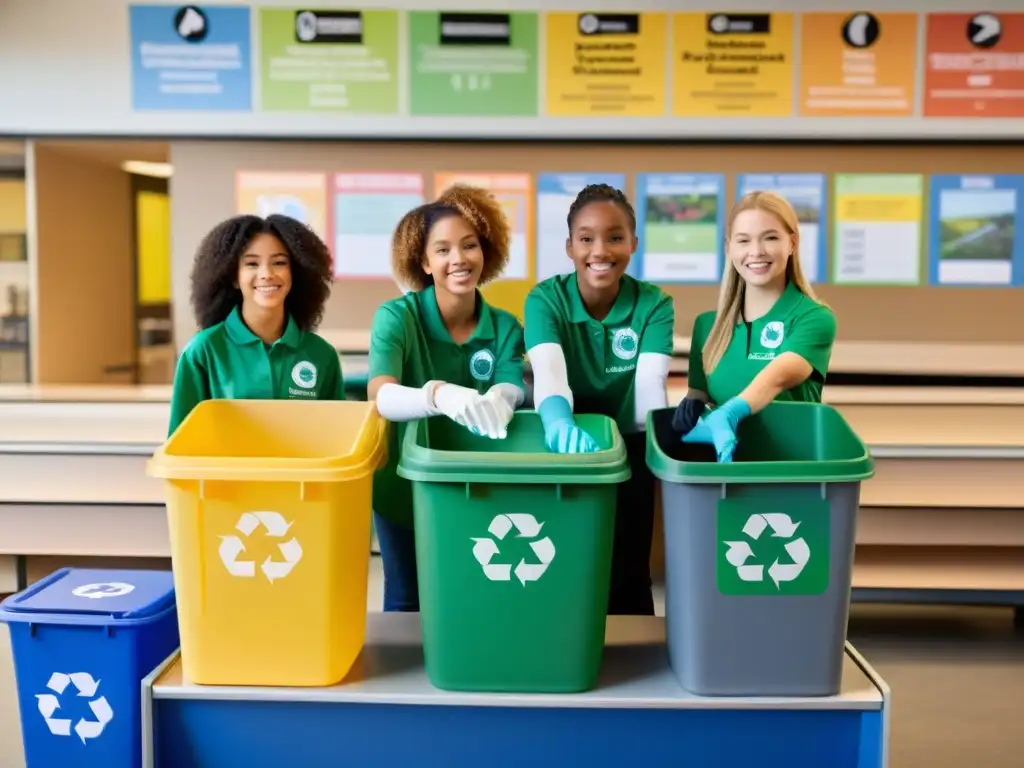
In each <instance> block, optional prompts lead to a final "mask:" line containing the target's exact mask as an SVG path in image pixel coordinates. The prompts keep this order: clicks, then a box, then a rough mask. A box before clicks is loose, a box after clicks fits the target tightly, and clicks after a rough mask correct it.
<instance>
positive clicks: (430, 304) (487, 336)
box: [415, 285, 494, 344]
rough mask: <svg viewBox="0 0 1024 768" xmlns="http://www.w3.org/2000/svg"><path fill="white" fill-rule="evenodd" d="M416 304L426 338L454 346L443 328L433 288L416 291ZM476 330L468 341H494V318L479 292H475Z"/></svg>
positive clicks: (430, 286) (449, 335) (450, 336)
mask: <svg viewBox="0 0 1024 768" xmlns="http://www.w3.org/2000/svg"><path fill="white" fill-rule="evenodd" d="M415 296H416V302H417V304H419V307H420V317H422V318H423V329H424V330H425V331H426V333H427V336H428V337H430V338H431V339H433V340H434V341H447V342H448V343H449V344H454V343H455V342H454V341H453V340H452V335H451V334H450V333H448V328H446V327H445V324H444V319H443V318H442V317H441V309H440V308H439V307H438V306H437V295H436V293H435V292H434V286H432V285H429V286H427V287H426V288H424V289H423V290H422V291H417V292H416V294H415ZM476 308H477V318H476V329H475V330H474V331H473V335H472V336H470V337H469V339H468V341H493V340H494V318H493V317H492V314H491V308H490V307H489V306H487V302H486V301H484V297H483V296H482V295H481V293H480V291H479V290H478V291H477V292H476Z"/></svg>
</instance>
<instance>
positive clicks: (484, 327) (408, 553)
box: [368, 186, 525, 611]
mask: <svg viewBox="0 0 1024 768" xmlns="http://www.w3.org/2000/svg"><path fill="white" fill-rule="evenodd" d="M509 241H510V233H509V225H508V222H507V221H506V219H505V216H504V213H503V212H502V210H501V205H500V204H499V203H498V201H497V200H495V199H494V197H492V196H491V194H490V193H489V192H487V191H485V190H482V189H477V188H475V187H466V186H455V187H452V188H450V189H449V190H447V191H446V192H444V193H443V194H442V195H441V197H439V198H438V199H437V200H436V201H435V202H433V203H429V204H427V205H423V206H420V207H419V208H416V209H415V210H413V211H410V212H409V213H408V214H406V216H405V217H404V218H403V219H402V221H401V222H399V224H398V228H397V229H396V230H395V235H394V242H393V250H392V262H393V269H394V272H395V278H396V280H397V281H398V283H399V284H400V285H404V286H407V287H410V288H412V289H414V290H412V291H411V292H409V293H407V294H406V295H404V296H402V297H400V298H397V299H392V300H391V301H388V302H387V303H385V304H383V305H381V307H380V308H379V309H378V310H377V312H376V314H375V316H374V318H373V327H372V330H371V332H370V364H369V368H370V371H369V377H370V380H369V386H368V394H369V397H370V399H371V400H376V402H377V410H378V411H379V412H380V414H381V415H382V416H383V417H384V418H386V419H388V420H389V421H391V422H396V423H397V428H396V429H392V430H391V444H390V446H389V450H388V464H387V466H385V467H384V468H382V469H380V470H378V472H377V474H376V475H375V476H374V483H373V508H374V526H375V529H376V531H377V541H378V543H379V544H380V551H381V559H382V560H383V565H384V610H385V611H418V610H419V592H418V589H419V587H418V581H417V574H416V548H415V538H414V534H413V522H412V488H411V485H410V483H409V481H407V480H405V479H403V478H400V477H398V475H397V472H396V468H397V466H398V460H399V455H400V454H399V449H400V446H401V444H402V438H403V437H404V434H405V423H406V422H409V421H413V420H415V419H421V418H424V417H427V416H435V415H444V416H447V417H448V418H450V419H452V420H453V421H455V422H457V423H459V424H461V425H462V426H464V427H466V428H467V429H470V430H472V431H474V432H476V433H477V434H480V435H485V436H487V437H489V438H492V439H501V438H504V437H505V436H506V430H507V427H508V423H509V421H510V420H511V419H512V414H513V411H514V410H515V408H517V407H518V406H519V405H521V404H522V402H523V400H524V399H525V392H524V386H523V330H522V326H520V324H519V321H518V320H517V319H516V318H515V317H514V316H513V315H512V314H510V313H508V312H505V311H504V310H500V309H497V308H495V307H490V306H488V305H487V302H486V301H484V299H483V297H482V296H481V295H480V292H479V291H478V290H477V286H479V285H482V284H483V283H486V282H488V281H489V280H493V279H494V278H496V277H498V276H499V275H500V274H501V272H502V270H503V269H504V268H505V264H506V263H507V261H508V256H509Z"/></svg>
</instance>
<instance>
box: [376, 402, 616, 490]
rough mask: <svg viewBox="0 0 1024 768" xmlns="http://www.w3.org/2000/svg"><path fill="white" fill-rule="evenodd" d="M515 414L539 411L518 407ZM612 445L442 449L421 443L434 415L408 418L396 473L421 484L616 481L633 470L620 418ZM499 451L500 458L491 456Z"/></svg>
mask: <svg viewBox="0 0 1024 768" xmlns="http://www.w3.org/2000/svg"><path fill="white" fill-rule="evenodd" d="M516 413H534V411H517V412H516ZM588 416H592V417H593V416H597V417H600V418H602V419H607V420H608V421H609V422H611V426H612V427H613V429H612V430H611V432H612V444H611V447H610V448H607V449H605V450H603V451H596V452H594V453H574V454H558V453H547V452H541V451H538V452H537V453H482V452H478V451H437V450H435V449H433V448H425V447H423V446H421V445H420V444H419V443H418V438H419V436H420V434H421V432H422V430H424V429H426V425H427V422H428V421H429V420H430V418H437V419H443V418H445V417H443V416H433V417H429V418H426V419H417V420H416V421H412V422H409V424H408V426H407V427H406V430H405V438H404V440H403V443H402V450H401V455H400V458H399V462H398V467H397V469H396V472H397V473H398V476H399V477H402V478H404V479H406V480H409V481H412V482H420V483H488V484H502V485H505V484H511V483H515V484H520V485H615V484H618V483H623V482H625V481H626V480H629V479H630V477H631V476H632V471H631V470H630V467H629V459H628V457H627V455H626V443H625V441H624V440H623V439H622V434H621V433H620V432H619V429H618V426H617V425H616V424H615V421H614V420H613V419H611V418H610V417H608V416H601V415H600V414H588ZM496 456H500V457H502V458H501V461H500V463H499V462H497V461H495V460H494V459H493V458H492V457H496ZM482 457H486V458H487V459H488V460H484V461H482V460H481V458H482Z"/></svg>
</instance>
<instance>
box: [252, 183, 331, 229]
mask: <svg viewBox="0 0 1024 768" xmlns="http://www.w3.org/2000/svg"><path fill="white" fill-rule="evenodd" d="M235 209H236V210H237V211H238V213H254V214H256V215H257V216H270V215H271V214H272V213H281V214H284V215H285V216H291V217H292V218H293V219H298V220H299V221H301V222H302V223H303V224H305V225H306V226H308V227H309V228H310V229H312V230H313V231H314V232H316V233H317V234H318V235H319V236H320V237H321V238H323V239H324V241H325V242H328V243H329V242H330V240H329V239H328V235H327V174H324V173H303V172H292V171H239V172H238V174H237V175H236V176H235Z"/></svg>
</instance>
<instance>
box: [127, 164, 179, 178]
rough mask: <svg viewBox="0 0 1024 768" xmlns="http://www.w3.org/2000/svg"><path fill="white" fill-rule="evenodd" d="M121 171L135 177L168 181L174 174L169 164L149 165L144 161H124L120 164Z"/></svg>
mask: <svg viewBox="0 0 1024 768" xmlns="http://www.w3.org/2000/svg"><path fill="white" fill-rule="evenodd" d="M121 170H122V171H125V172H126V173H134V174H136V175H137V176H152V177H153V178H156V179H169V178H171V174H172V173H173V172H174V168H173V167H172V166H171V164H170V163H149V162H146V161H145V160H126V161H125V162H123V163H121Z"/></svg>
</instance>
